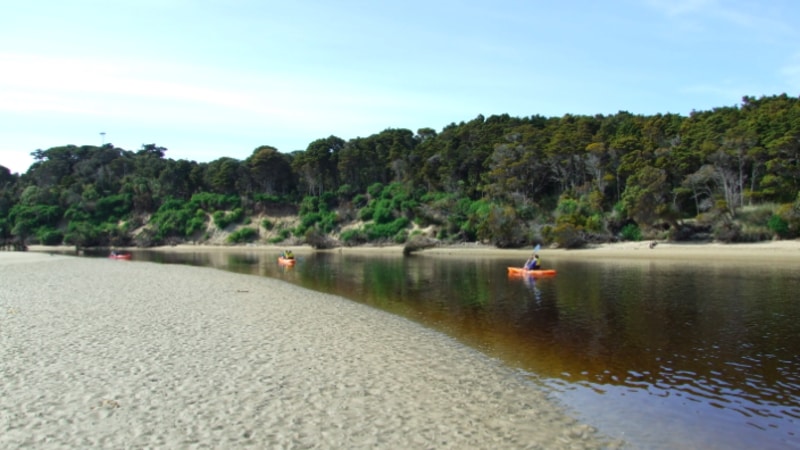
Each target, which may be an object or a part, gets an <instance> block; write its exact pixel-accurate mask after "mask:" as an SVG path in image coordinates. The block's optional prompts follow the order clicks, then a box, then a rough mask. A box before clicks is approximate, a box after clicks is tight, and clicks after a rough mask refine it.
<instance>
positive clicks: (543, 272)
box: [508, 267, 556, 277]
mask: <svg viewBox="0 0 800 450" xmlns="http://www.w3.org/2000/svg"><path fill="white" fill-rule="evenodd" d="M555 274H556V271H555V269H534V270H527V269H523V268H522V267H509V268H508V276H510V277H511V276H514V277H525V276H528V277H552V276H555Z"/></svg>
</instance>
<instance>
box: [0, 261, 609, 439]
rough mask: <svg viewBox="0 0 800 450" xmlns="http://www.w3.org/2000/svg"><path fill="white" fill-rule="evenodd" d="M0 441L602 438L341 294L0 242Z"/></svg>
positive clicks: (478, 360) (477, 359)
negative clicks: (24, 249) (20, 249)
mask: <svg viewBox="0 0 800 450" xmlns="http://www.w3.org/2000/svg"><path fill="white" fill-rule="evenodd" d="M0 282H2V285H3V289H2V291H0V358H2V363H1V364H2V375H1V377H2V383H0V447H2V448H37V449H42V448H46V449H49V448H143V447H148V448H349V449H353V448H392V449H394V448H404V449H405V448H409V449H423V448H426V449H427V448H453V449H455V448H458V449H462V448H478V449H481V448H485V449H489V448H492V449H497V448H515V449H518V448H542V449H544V448H546V449H557V448H571V449H575V448H614V447H619V446H621V445H623V444H622V443H620V442H611V441H608V440H606V439H604V438H603V437H602V436H600V435H599V434H598V433H597V432H596V430H593V429H592V428H591V427H589V426H587V425H585V424H582V423H579V422H578V421H576V420H574V419H573V418H571V417H570V415H569V414H567V413H566V412H565V411H562V410H561V409H560V408H559V407H558V406H557V405H555V404H554V403H552V402H551V400H550V399H548V398H547V396H546V395H545V394H544V393H543V392H542V391H541V390H539V389H538V388H537V387H536V386H533V385H531V384H530V383H529V382H527V381H526V379H525V377H523V376H520V374H518V373H516V372H514V371H513V370H511V369H509V368H507V367H505V366H503V365H502V364H501V363H499V362H497V361H495V360H492V359H489V358H487V357H486V356H484V355H482V354H480V353H478V352H476V351H474V350H471V349H469V348H467V347H465V346H463V345H461V344H459V343H457V342H455V341H453V340H452V339H450V338H448V337H446V336H444V335H442V334H440V333H437V332H434V331H431V330H428V329H426V328H424V327H422V326H419V325H417V324H414V323H412V322H410V321H408V320H405V319H402V318H399V317H395V316H392V315H390V314H388V313H385V312H382V311H378V310H374V309H372V308H369V307H367V306H364V305H360V304H357V303H354V302H351V301H348V300H345V299H342V298H340V297H336V296H331V295H327V294H321V293H316V292H313V291H308V290H304V289H302V288H299V287H296V286H292V285H289V284H286V283H283V282H281V281H280V280H273V279H268V278H263V277H255V276H247V275H238V274H233V273H228V272H223V271H218V270H214V269H208V268H199V267H189V266H177V265H159V264H154V263H144V262H127V261H112V260H106V259H103V258H76V257H70V256H59V255H53V256H51V255H48V254H46V253H33V252H28V253H12V252H0Z"/></svg>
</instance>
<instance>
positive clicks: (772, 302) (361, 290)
mask: <svg viewBox="0 0 800 450" xmlns="http://www.w3.org/2000/svg"><path fill="white" fill-rule="evenodd" d="M277 255H278V250H272V249H268V250H244V249H243V250H231V251H227V250H226V251H221V252H217V251H215V252H205V251H199V252H184V251H182V252H162V251H135V252H134V260H146V261H154V262H160V263H174V264H190V265H200V266H209V267H214V268H217V269H221V270H228V271H233V272H238V273H245V274H251V275H256V276H265V277H271V278H279V279H282V280H285V281H287V282H289V283H293V284H296V285H299V286H302V287H305V288H309V289H313V290H317V291H323V292H327V293H332V294H337V295H340V296H343V297H346V298H349V299H351V300H353V301H356V302H360V303H364V304H367V305H370V306H372V307H376V308H380V309H383V310H386V311H389V312H391V313H393V314H398V315H401V316H404V317H407V318H408V319H410V320H413V321H416V322H419V323H421V324H423V325H425V326H427V327H430V328H433V329H436V330H439V331H441V332H443V333H446V334H448V335H450V336H453V337H454V338H456V339H458V340H459V341H461V342H463V343H464V344H466V345H469V346H472V347H474V348H477V349H479V350H480V351H482V352H484V353H486V354H488V355H490V356H492V357H496V358H498V359H500V360H502V361H504V362H505V363H506V364H508V365H510V366H513V367H515V368H518V369H519V370H520V373H521V374H522V375H523V376H526V377H529V378H530V379H531V380H533V381H534V382H535V383H537V384H538V385H540V386H541V387H542V389H545V390H547V391H548V392H550V393H551V395H552V397H553V398H555V399H558V400H559V401H560V402H561V403H563V404H564V405H565V406H566V407H567V408H569V409H570V410H572V411H573V413H574V414H575V415H576V416H578V417H579V418H580V420H582V421H584V422H587V423H590V424H592V425H595V426H596V427H598V428H599V429H600V430H601V432H602V433H604V434H607V435H609V436H612V437H615V438H619V439H622V440H624V441H625V442H627V443H629V444H630V446H631V448H648V449H653V448H664V449H673V448H676V449H677V448H681V449H687V448H696V449H732V448H737V449H738V448H741V449H745V448H747V449H749V448H760V449H781V448H800V294H798V293H799V292H800V271H798V270H797V267H787V266H779V265H764V266H752V265H751V266H748V265H742V264H728V263H724V262H720V263H708V262H697V263H692V262H683V263H677V262H674V261H603V262H601V261H575V260H574V259H570V260H559V259H555V258H551V259H550V260H548V261H547V263H548V266H549V267H551V268H555V269H556V270H557V271H558V274H557V275H556V276H554V277H548V278H539V279H534V278H529V277H509V275H508V273H507V270H506V267H507V266H512V265H513V266H518V265H520V264H521V261H518V260H517V259H518V258H516V259H511V258H504V257H498V256H491V257H488V258H487V257H482V256H475V255H468V256H465V257H462V258H455V257H440V256H429V255H425V254H424V252H423V253H421V254H419V255H414V256H411V257H402V256H401V255H398V254H393V255H383V256H382V255H379V254H371V253H370V254H351V253H347V252H345V253H344V254H341V253H338V252H330V253H328V252H318V253H310V254H307V255H301V256H299V257H298V261H297V264H296V265H295V266H294V267H288V268H287V267H282V266H279V265H278V264H277V261H276V258H277Z"/></svg>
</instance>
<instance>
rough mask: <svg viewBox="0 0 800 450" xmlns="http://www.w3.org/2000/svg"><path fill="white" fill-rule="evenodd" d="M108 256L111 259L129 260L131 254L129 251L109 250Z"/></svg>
mask: <svg viewBox="0 0 800 450" xmlns="http://www.w3.org/2000/svg"><path fill="white" fill-rule="evenodd" d="M108 257H109V258H111V259H126V260H130V259H131V254H130V253H120V252H111V254H109V255H108Z"/></svg>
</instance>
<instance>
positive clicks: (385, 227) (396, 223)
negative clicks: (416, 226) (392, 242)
mask: <svg viewBox="0 0 800 450" xmlns="http://www.w3.org/2000/svg"><path fill="white" fill-rule="evenodd" d="M408 223H409V220H408V219H406V218H405V217H400V218H398V219H395V220H393V221H392V222H390V223H381V224H379V223H369V224H367V225H365V226H364V232H365V233H366V234H367V239H368V240H370V241H379V240H389V239H393V238H394V237H395V235H397V233H399V232H400V230H402V229H404V228H406V227H407V226H408Z"/></svg>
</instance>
